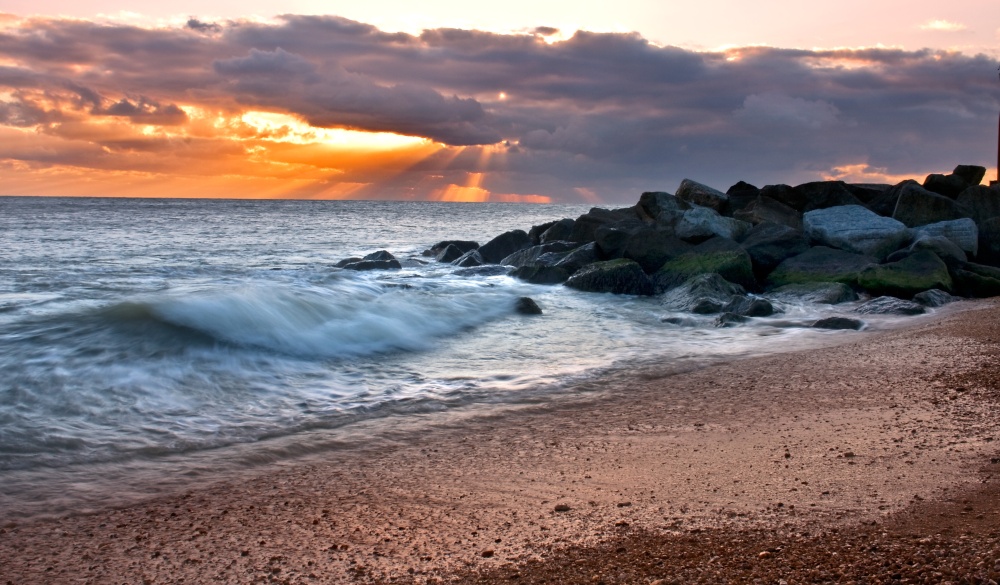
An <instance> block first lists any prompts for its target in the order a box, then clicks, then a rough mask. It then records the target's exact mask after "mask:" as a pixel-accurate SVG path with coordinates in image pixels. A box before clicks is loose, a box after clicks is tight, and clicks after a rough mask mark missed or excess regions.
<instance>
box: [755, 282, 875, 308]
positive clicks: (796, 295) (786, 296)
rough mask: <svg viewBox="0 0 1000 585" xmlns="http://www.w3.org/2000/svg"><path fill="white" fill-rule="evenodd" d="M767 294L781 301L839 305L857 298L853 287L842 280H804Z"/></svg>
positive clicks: (780, 287)
mask: <svg viewBox="0 0 1000 585" xmlns="http://www.w3.org/2000/svg"><path fill="white" fill-rule="evenodd" d="M767 296H768V297H770V298H772V299H774V300H776V301H780V302H783V303H817V304H821V305H839V304H840V303H850V302H852V301H856V300H858V294H857V293H855V292H854V289H852V288H851V287H849V286H847V285H846V284H844V283H842V282H804V283H802V284H786V285H785V286H779V287H778V288H776V289H774V290H772V291H770V292H769V293H767Z"/></svg>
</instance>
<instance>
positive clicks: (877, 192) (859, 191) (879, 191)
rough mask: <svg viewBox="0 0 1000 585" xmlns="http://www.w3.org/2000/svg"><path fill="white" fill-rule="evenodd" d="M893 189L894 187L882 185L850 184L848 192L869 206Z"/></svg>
mask: <svg viewBox="0 0 1000 585" xmlns="http://www.w3.org/2000/svg"><path fill="white" fill-rule="evenodd" d="M889 189H892V185H884V184H881V183H848V184H847V190H848V191H850V192H851V195H854V196H855V197H857V198H858V199H859V200H861V202H862V203H864V204H865V205H868V204H869V203H871V202H872V201H874V200H875V199H876V198H878V197H879V196H881V195H884V194H885V192H886V191H888V190H889Z"/></svg>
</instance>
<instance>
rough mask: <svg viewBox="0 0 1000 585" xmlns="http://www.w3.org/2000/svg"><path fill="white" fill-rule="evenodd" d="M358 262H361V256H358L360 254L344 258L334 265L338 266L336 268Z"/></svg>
mask: <svg viewBox="0 0 1000 585" xmlns="http://www.w3.org/2000/svg"><path fill="white" fill-rule="evenodd" d="M357 262H361V258H360V257H358V256H352V257H350V258H344V259H343V260H341V261H340V262H337V263H336V264H334V267H336V268H343V267H345V266H347V265H348V264H355V263H357Z"/></svg>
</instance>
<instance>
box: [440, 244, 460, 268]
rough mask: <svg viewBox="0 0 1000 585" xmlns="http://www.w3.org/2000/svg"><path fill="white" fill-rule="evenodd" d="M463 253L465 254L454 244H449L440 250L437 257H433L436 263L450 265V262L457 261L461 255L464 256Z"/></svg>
mask: <svg viewBox="0 0 1000 585" xmlns="http://www.w3.org/2000/svg"><path fill="white" fill-rule="evenodd" d="M464 253H465V252H463V251H462V249H461V248H459V247H458V246H456V245H454V244H451V245H449V246H448V247H447V248H445V249H444V250H441V251H440V252H439V253H438V255H437V256H435V257H434V259H435V260H437V261H438V262H449V263H450V262H454V261H455V260H458V259H459V258H461V257H462V254H464Z"/></svg>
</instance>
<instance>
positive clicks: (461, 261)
mask: <svg viewBox="0 0 1000 585" xmlns="http://www.w3.org/2000/svg"><path fill="white" fill-rule="evenodd" d="M452 264H454V265H455V266H461V267H462V268H474V267H476V266H482V265H483V264H486V262H484V261H483V257H482V256H481V255H480V254H479V250H469V251H468V252H466V253H465V254H462V255H461V256H460V257H459V258H458V259H457V260H455V261H454V262H452Z"/></svg>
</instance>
